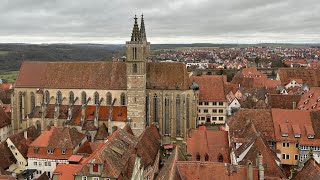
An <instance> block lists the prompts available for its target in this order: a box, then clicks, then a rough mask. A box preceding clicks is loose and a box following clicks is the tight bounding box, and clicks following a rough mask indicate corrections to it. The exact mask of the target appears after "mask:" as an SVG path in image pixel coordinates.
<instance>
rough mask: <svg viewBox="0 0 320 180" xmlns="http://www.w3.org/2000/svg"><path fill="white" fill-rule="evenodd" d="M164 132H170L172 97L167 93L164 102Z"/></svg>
mask: <svg viewBox="0 0 320 180" xmlns="http://www.w3.org/2000/svg"><path fill="white" fill-rule="evenodd" d="M164 134H170V99H169V96H167V95H166V96H165V102H164Z"/></svg>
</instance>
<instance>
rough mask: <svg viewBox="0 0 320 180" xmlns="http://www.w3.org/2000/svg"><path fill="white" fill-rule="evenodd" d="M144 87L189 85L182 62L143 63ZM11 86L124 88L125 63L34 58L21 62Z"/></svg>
mask: <svg viewBox="0 0 320 180" xmlns="http://www.w3.org/2000/svg"><path fill="white" fill-rule="evenodd" d="M146 69H147V82H146V83H147V84H146V85H147V88H148V89H179V90H182V89H183V90H185V89H189V87H190V86H191V82H190V79H189V76H188V72H187V69H186V67H185V65H184V64H183V63H158V62H149V63H147V68H146ZM15 87H18V88H24V87H29V88H54V89H117V90H121V89H123V90H125V89H127V77H126V63H125V62H112V61H108V62H105V61H95V62H78V61H75V62H39V61H38V62H37V61H25V62H23V63H22V65H21V68H20V72H19V75H18V77H17V80H16V83H15Z"/></svg>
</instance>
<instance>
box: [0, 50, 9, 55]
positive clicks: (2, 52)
mask: <svg viewBox="0 0 320 180" xmlns="http://www.w3.org/2000/svg"><path fill="white" fill-rule="evenodd" d="M8 53H9V51H0V56H5V55H7V54H8Z"/></svg>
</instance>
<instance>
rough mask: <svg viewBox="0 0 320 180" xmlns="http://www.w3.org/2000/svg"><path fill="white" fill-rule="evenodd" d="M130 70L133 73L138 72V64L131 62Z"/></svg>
mask: <svg viewBox="0 0 320 180" xmlns="http://www.w3.org/2000/svg"><path fill="white" fill-rule="evenodd" d="M132 72H133V73H138V65H137V64H133V65H132Z"/></svg>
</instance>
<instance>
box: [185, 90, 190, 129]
mask: <svg viewBox="0 0 320 180" xmlns="http://www.w3.org/2000/svg"><path fill="white" fill-rule="evenodd" d="M189 101H190V95H189V94H188V95H187V98H186V124H187V129H189V118H190V117H189V112H190V107H189V105H190V104H189Z"/></svg>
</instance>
